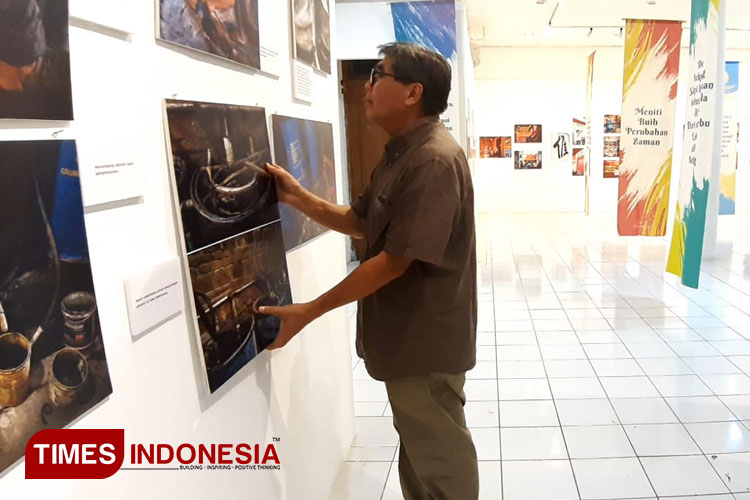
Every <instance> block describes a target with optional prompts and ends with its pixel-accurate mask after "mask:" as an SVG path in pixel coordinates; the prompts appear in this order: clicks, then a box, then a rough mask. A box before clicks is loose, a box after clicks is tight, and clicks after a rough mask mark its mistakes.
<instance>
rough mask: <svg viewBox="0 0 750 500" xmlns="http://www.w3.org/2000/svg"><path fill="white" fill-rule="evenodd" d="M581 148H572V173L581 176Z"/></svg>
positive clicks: (583, 170) (582, 169) (583, 169)
mask: <svg viewBox="0 0 750 500" xmlns="http://www.w3.org/2000/svg"><path fill="white" fill-rule="evenodd" d="M584 165H585V164H584V161H583V148H573V175H574V176H582V175H583V174H584V173H585V168H584Z"/></svg>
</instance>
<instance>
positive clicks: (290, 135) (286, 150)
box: [271, 115, 336, 250]
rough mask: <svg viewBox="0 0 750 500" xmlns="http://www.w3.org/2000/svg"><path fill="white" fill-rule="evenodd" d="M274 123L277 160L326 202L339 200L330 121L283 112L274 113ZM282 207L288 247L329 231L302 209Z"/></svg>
mask: <svg viewBox="0 0 750 500" xmlns="http://www.w3.org/2000/svg"><path fill="white" fill-rule="evenodd" d="M271 123H272V124H273V143H274V158H275V159H276V163H278V164H279V165H280V166H281V167H283V168H285V169H286V170H287V171H289V172H290V173H291V174H292V175H293V176H294V177H295V178H296V179H297V180H298V181H299V182H300V184H302V187H304V188H305V189H307V190H308V191H311V192H312V193H313V194H315V195H317V196H319V197H321V198H323V199H324V200H326V201H329V202H331V203H336V165H335V162H334V155H333V126H332V125H331V124H330V123H323V122H316V121H312V120H302V119H300V118H292V117H288V116H280V115H273V116H272V117H271ZM279 210H280V212H281V227H282V228H283V232H284V245H285V248H286V249H287V250H291V249H293V248H296V247H298V246H299V245H301V244H303V243H305V242H307V241H309V240H311V239H312V238H315V237H316V236H318V235H320V234H323V233H324V232H326V231H327V229H326V228H325V227H323V226H321V225H320V224H318V223H317V222H315V221H314V220H312V219H310V218H309V217H308V216H306V215H305V214H303V213H302V212H300V211H298V210H295V209H293V208H291V207H289V206H287V205H284V204H282V205H280V206H279Z"/></svg>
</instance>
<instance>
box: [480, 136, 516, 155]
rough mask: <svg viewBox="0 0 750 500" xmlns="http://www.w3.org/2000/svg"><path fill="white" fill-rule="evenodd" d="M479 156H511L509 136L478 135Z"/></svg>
mask: <svg viewBox="0 0 750 500" xmlns="http://www.w3.org/2000/svg"><path fill="white" fill-rule="evenodd" d="M479 157H480V158H511V137H480V138H479Z"/></svg>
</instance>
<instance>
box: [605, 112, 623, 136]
mask: <svg viewBox="0 0 750 500" xmlns="http://www.w3.org/2000/svg"><path fill="white" fill-rule="evenodd" d="M604 133H605V134H619V133H620V115H604Z"/></svg>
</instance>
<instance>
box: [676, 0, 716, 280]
mask: <svg viewBox="0 0 750 500" xmlns="http://www.w3.org/2000/svg"><path fill="white" fill-rule="evenodd" d="M722 4H725V0H692V14H691V24H690V70H689V72H688V82H689V87H688V89H687V113H686V115H685V137H684V145H683V151H682V170H681V172H680V187H679V189H678V191H677V211H676V213H675V221H674V231H673V233H672V246H671V248H670V250H669V259H668V262H667V271H668V272H670V273H672V274H676V275H677V276H680V277H681V281H682V284H683V285H685V286H689V287H691V288H698V279H699V276H700V268H701V260H702V258H703V236H704V233H705V230H706V212H707V209H708V198H709V186H710V184H711V182H710V179H711V177H712V169H718V168H719V167H720V165H719V163H718V162H714V148H718V147H720V145H719V144H718V141H714V137H715V132H716V127H718V126H720V124H719V123H717V121H718V120H717V118H719V119H720V118H721V115H719V116H718V117H717V116H716V115H717V109H719V110H720V109H721V107H720V106H721V103H719V102H717V100H718V99H720V98H721V97H723V96H722V95H720V94H719V92H717V89H718V88H720V87H721V86H723V78H724V65H723V64H722V65H719V62H718V61H719V60H721V59H722V58H723V53H722V52H721V50H720V49H721V46H722V45H723V44H722V42H721V41H720V39H719V38H720V37H723V36H724V30H723V29H722V27H723V25H724V23H723V19H722V17H723V16H724V15H725V10H726V5H722ZM720 79H722V80H720ZM717 106H718V108H717ZM715 177H718V176H715ZM717 188H718V186H714V187H713V189H717Z"/></svg>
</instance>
